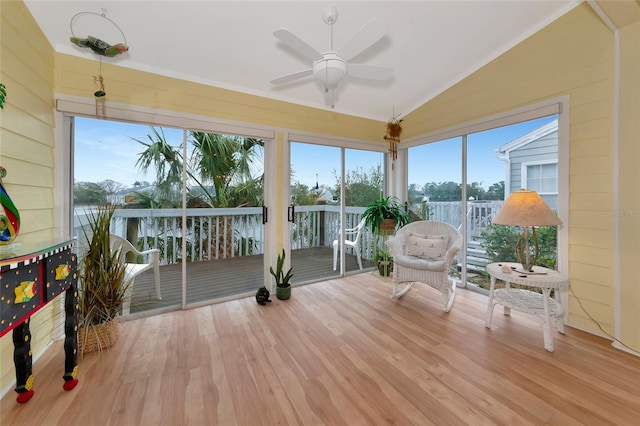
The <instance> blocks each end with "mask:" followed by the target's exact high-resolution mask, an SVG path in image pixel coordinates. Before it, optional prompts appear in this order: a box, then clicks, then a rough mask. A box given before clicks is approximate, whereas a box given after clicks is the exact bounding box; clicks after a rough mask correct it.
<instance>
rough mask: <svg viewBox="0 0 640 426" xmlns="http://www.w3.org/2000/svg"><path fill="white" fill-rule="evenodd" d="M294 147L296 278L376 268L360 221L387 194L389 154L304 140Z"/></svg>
mask: <svg viewBox="0 0 640 426" xmlns="http://www.w3.org/2000/svg"><path fill="white" fill-rule="evenodd" d="M290 149H291V151H290V152H291V185H290V187H291V200H290V201H291V207H290V210H289V220H290V235H291V241H290V247H291V262H292V265H294V266H295V268H294V270H295V271H296V273H295V275H294V279H293V282H294V283H303V282H311V281H317V280H319V279H323V278H327V277H331V276H338V275H341V274H343V273H351V272H358V271H361V270H365V269H368V268H371V267H372V266H373V262H372V246H371V245H372V241H371V233H370V231H369V230H367V229H366V228H364V227H359V225H360V221H361V218H362V213H363V211H364V209H365V207H366V205H367V203H369V202H370V201H373V200H375V199H377V198H379V197H380V195H381V194H382V192H383V188H384V174H383V158H384V155H383V154H381V153H379V152H374V151H365V150H360V149H345V148H340V147H335V146H325V145H316V144H311V143H301V142H291V143H290ZM343 164H344V167H343ZM343 170H344V171H343ZM341 236H343V238H341Z"/></svg>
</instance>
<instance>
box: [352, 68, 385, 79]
mask: <svg viewBox="0 0 640 426" xmlns="http://www.w3.org/2000/svg"><path fill="white" fill-rule="evenodd" d="M348 74H349V75H350V76H351V77H359V78H368V79H369V80H388V79H390V78H391V76H392V75H393V68H390V67H381V66H378V65H368V64H349V65H348Z"/></svg>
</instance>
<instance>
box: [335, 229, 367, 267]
mask: <svg viewBox="0 0 640 426" xmlns="http://www.w3.org/2000/svg"><path fill="white" fill-rule="evenodd" d="M363 228H364V219H362V220H361V221H360V223H358V225H357V226H355V227H354V228H347V229H345V230H344V235H345V237H349V236H353V239H348V238H345V240H344V245H345V247H351V248H352V249H353V252H354V253H355V255H356V258H357V259H358V266H359V267H360V269H362V257H361V252H362V249H361V248H360V237H361V236H362V229H363ZM339 251H340V240H339V238H338V239H336V240H333V270H334V271H335V270H336V269H337V268H338V252H339Z"/></svg>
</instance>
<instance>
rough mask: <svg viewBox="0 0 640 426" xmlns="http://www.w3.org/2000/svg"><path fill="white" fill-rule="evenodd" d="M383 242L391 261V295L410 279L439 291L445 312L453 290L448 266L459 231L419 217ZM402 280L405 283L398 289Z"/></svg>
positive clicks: (458, 246)
mask: <svg viewBox="0 0 640 426" xmlns="http://www.w3.org/2000/svg"><path fill="white" fill-rule="evenodd" d="M386 244H387V247H388V248H389V249H390V250H391V252H392V254H393V262H394V267H393V294H392V297H398V298H399V297H402V296H404V295H405V294H406V293H407V291H409V289H410V288H411V286H412V285H413V282H414V281H418V282H422V283H425V284H427V285H429V286H431V287H433V288H435V289H436V290H438V291H440V293H442V297H443V301H444V311H445V312H449V310H450V309H451V305H453V300H454V298H455V292H456V284H455V282H452V281H450V280H449V268H450V267H451V264H452V262H453V261H454V259H455V258H456V254H457V253H458V251H459V250H460V249H461V248H462V234H460V232H458V230H457V229H456V228H454V227H453V226H451V225H449V224H448V223H444V222H436V221H431V220H423V221H417V222H411V223H409V224H408V225H406V226H404V227H402V228H401V229H399V230H398V232H397V233H396V235H395V236H394V237H393V238H390V239H389V240H387V241H386ZM423 247H426V248H423ZM402 283H407V284H406V285H405V287H404V288H403V289H402V290H401V291H398V286H399V285H400V284H402Z"/></svg>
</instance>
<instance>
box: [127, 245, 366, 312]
mask: <svg viewBox="0 0 640 426" xmlns="http://www.w3.org/2000/svg"><path fill="white" fill-rule="evenodd" d="M291 257H292V264H293V265H294V275H293V280H292V282H293V283H294V284H296V283H303V282H307V281H311V280H315V281H318V280H321V279H326V278H329V277H336V276H337V275H338V274H339V273H340V271H339V270H338V271H334V270H333V250H332V249H331V248H329V247H313V248H308V249H301V250H294V251H293V252H292V254H291ZM262 259H263V256H262V255H255V256H244V257H234V258H230V259H222V260H214V261H207V262H191V263H188V264H187V304H192V303H198V302H203V301H209V300H216V299H221V298H225V297H226V298H228V297H230V296H235V295H239V294H247V293H254V294H255V292H256V290H257V289H258V288H259V287H262V286H263V285H264V282H263V273H262ZM345 265H346V270H347V271H357V270H359V267H358V263H357V261H356V257H355V256H354V255H351V254H346V255H345ZM362 266H363V268H371V267H373V262H371V261H367V260H363V261H362ZM181 282H182V264H173V265H163V266H160V292H161V294H162V300H157V298H156V288H155V281H154V278H153V271H151V270H148V271H146V272H143V273H142V274H140V275H139V276H138V277H136V279H135V282H134V286H133V288H132V296H131V308H130V309H131V313H132V314H137V313H141V312H145V311H152V310H157V309H162V308H168V307H180V306H181V305H182V287H181Z"/></svg>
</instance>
